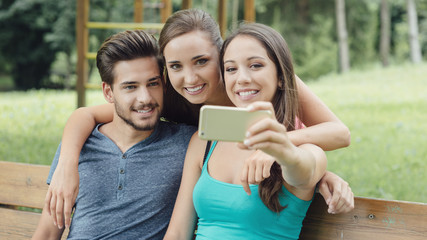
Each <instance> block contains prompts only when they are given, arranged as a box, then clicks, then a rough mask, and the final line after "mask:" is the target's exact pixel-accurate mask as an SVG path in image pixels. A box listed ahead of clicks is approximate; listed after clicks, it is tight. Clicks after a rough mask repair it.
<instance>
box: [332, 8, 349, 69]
mask: <svg viewBox="0 0 427 240" xmlns="http://www.w3.org/2000/svg"><path fill="white" fill-rule="evenodd" d="M335 11H336V18H337V34H338V46H339V50H338V53H339V66H340V71H341V72H346V71H348V70H350V56H349V50H348V41H347V38H348V34H347V26H346V21H345V0H335Z"/></svg>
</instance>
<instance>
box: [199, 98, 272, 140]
mask: <svg viewBox="0 0 427 240" xmlns="http://www.w3.org/2000/svg"><path fill="white" fill-rule="evenodd" d="M271 115H272V113H271V111H267V110H265V111H254V112H249V111H248V110H247V109H246V108H237V107H223V106H211V105H205V106H203V107H202V108H201V109H200V118H199V137H200V138H201V139H204V140H219V141H225V142H243V140H244V139H245V135H246V131H247V129H248V128H249V127H250V126H251V125H252V124H254V123H255V122H257V121H259V120H261V119H263V118H266V117H271Z"/></svg>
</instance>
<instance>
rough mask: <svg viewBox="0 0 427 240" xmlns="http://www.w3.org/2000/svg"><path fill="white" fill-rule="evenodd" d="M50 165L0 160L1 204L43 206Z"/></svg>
mask: <svg viewBox="0 0 427 240" xmlns="http://www.w3.org/2000/svg"><path fill="white" fill-rule="evenodd" d="M48 174H49V166H42V165H33V164H22V163H14V162H3V161H0V186H1V188H0V192H1V194H0V204H7V205H15V206H24V207H30V208H40V209H42V208H43V204H44V199H45V196H46V192H47V188H48V185H47V184H46V178H47V176H48Z"/></svg>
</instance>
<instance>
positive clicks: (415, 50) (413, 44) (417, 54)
mask: <svg viewBox="0 0 427 240" xmlns="http://www.w3.org/2000/svg"><path fill="white" fill-rule="evenodd" d="M406 3H407V11H408V24H409V46H410V48H411V52H410V53H411V61H412V62H413V63H420V62H421V48H420V42H419V40H418V20H417V18H418V17H417V9H416V7H415V1H414V0H407V1H406Z"/></svg>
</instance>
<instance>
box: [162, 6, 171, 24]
mask: <svg viewBox="0 0 427 240" xmlns="http://www.w3.org/2000/svg"><path fill="white" fill-rule="evenodd" d="M162 3H163V7H162V8H160V18H161V19H160V21H161V22H162V23H165V22H166V20H167V19H168V17H169V16H170V15H171V14H172V0H162Z"/></svg>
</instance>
